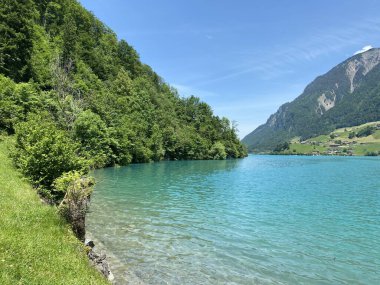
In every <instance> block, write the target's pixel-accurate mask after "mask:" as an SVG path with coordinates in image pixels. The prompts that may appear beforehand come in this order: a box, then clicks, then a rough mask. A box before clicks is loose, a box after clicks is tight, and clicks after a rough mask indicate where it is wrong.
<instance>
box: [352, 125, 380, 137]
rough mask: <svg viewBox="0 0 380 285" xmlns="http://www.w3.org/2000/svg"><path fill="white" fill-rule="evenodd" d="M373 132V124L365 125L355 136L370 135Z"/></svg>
mask: <svg viewBox="0 0 380 285" xmlns="http://www.w3.org/2000/svg"><path fill="white" fill-rule="evenodd" d="M374 132H375V128H374V127H373V126H368V127H365V128H363V129H361V130H359V131H358V133H357V134H356V136H357V137H358V138H361V137H368V136H370V135H372V134H373V133H374Z"/></svg>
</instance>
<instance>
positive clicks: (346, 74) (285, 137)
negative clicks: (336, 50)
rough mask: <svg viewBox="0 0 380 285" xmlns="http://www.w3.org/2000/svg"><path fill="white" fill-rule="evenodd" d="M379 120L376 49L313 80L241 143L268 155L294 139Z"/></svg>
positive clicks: (379, 64) (378, 52)
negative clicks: (277, 147) (297, 95)
mask: <svg viewBox="0 0 380 285" xmlns="http://www.w3.org/2000/svg"><path fill="white" fill-rule="evenodd" d="M378 120H380V49H371V50H369V51H367V52H364V53H361V54H358V55H355V56H353V57H351V58H349V59H347V60H345V61H344V62H342V63H340V64H339V65H337V66H335V67H334V68H333V69H331V70H330V71H329V72H327V73H326V74H324V75H322V76H319V77H317V78H316V79H315V80H314V81H313V82H311V83H310V84H309V85H308V86H307V87H306V88H305V90H304V92H303V93H302V94H301V95H300V96H299V97H297V98H296V99H295V100H294V101H293V102H290V103H286V104H284V105H282V106H281V107H280V108H279V109H278V111H277V112H276V113H275V114H273V115H271V116H270V118H269V119H268V121H267V122H266V124H264V125H261V126H260V127H258V128H257V129H256V130H254V131H253V132H252V133H250V134H249V135H247V136H246V137H245V138H244V139H243V142H244V143H245V144H246V145H247V146H248V147H249V149H250V150H251V151H271V150H273V149H274V148H275V147H276V146H277V145H279V144H281V143H284V142H286V141H290V140H291V139H292V138H294V137H300V138H301V140H306V139H308V138H311V137H315V136H318V135H321V134H328V133H330V132H332V131H333V130H335V129H337V128H342V127H350V126H356V125H360V124H364V123H367V122H373V121H378Z"/></svg>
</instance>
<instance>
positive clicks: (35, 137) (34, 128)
mask: <svg viewBox="0 0 380 285" xmlns="http://www.w3.org/2000/svg"><path fill="white" fill-rule="evenodd" d="M78 149H79V145H78V144H77V143H75V142H74V141H73V140H72V139H71V138H70V137H68V136H67V134H66V132H64V131H62V130H59V129H58V128H57V127H56V125H55V124H54V122H53V121H52V119H51V118H50V116H49V114H47V113H42V114H38V115H37V114H32V115H30V116H29V118H28V120H27V121H26V122H22V123H19V124H18V125H17V126H16V151H15V153H14V159H15V162H16V164H17V165H18V166H19V167H20V169H21V170H22V171H23V172H24V174H25V175H26V176H28V177H29V178H30V180H31V181H32V183H33V184H34V185H35V186H38V187H43V188H44V189H45V190H47V192H45V194H49V193H50V194H51V195H52V197H49V198H54V196H55V195H56V194H58V196H60V195H59V193H54V191H51V189H52V183H53V182H54V180H55V179H57V178H58V177H59V176H61V175H62V174H63V173H64V172H68V171H71V170H82V169H85V161H84V160H83V159H81V158H80V157H79V155H78Z"/></svg>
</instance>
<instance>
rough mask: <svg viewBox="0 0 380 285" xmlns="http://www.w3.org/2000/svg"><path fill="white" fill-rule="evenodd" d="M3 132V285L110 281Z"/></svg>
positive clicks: (0, 173)
mask: <svg viewBox="0 0 380 285" xmlns="http://www.w3.org/2000/svg"><path fill="white" fill-rule="evenodd" d="M11 143H12V141H11V139H10V138H8V137H7V138H2V137H1V136H0V162H1V163H0V284H2V285H6V284H12V285H13V284H39V285H40V284H49V285H51V284H109V283H108V282H107V281H106V280H105V279H104V278H103V277H102V276H101V275H100V274H99V273H98V272H97V271H96V270H95V269H94V268H92V267H91V266H90V265H89V262H88V259H87V257H86V255H85V252H84V249H83V246H82V245H81V243H80V242H79V241H78V240H77V239H76V238H75V237H74V235H73V234H72V232H71V231H70V228H69V226H68V225H67V224H66V223H65V222H64V221H63V220H62V219H61V218H60V217H59V216H58V215H57V213H56V209H55V208H53V207H50V206H47V205H44V204H42V203H41V201H40V199H39V197H38V195H37V194H36V192H35V190H33V189H32V188H31V186H30V185H29V184H28V183H27V182H26V181H24V180H23V178H22V176H21V175H20V174H19V173H18V172H17V171H16V169H15V168H14V167H13V165H12V162H11V160H10V158H9V150H8V148H9V146H10V145H11Z"/></svg>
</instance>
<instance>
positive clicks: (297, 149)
mask: <svg viewBox="0 0 380 285" xmlns="http://www.w3.org/2000/svg"><path fill="white" fill-rule="evenodd" d="M325 150H326V148H325V147H322V146H313V145H309V144H291V145H290V153H313V152H314V151H319V152H323V151H325Z"/></svg>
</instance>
